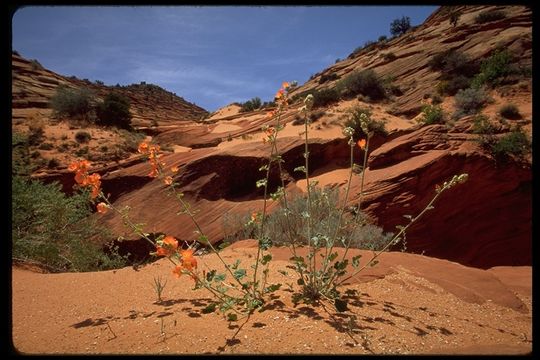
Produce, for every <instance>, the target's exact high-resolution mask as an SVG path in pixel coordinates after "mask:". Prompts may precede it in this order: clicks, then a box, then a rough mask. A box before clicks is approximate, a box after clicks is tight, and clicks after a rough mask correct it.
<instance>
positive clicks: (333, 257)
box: [328, 252, 338, 262]
mask: <svg viewBox="0 0 540 360" xmlns="http://www.w3.org/2000/svg"><path fill="white" fill-rule="evenodd" d="M337 257H338V253H337V252H333V253H331V254H330V255H328V261H329V262H332V261H334V260H336V258H337Z"/></svg>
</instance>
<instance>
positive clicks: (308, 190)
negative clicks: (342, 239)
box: [304, 113, 317, 286]
mask: <svg viewBox="0 0 540 360" xmlns="http://www.w3.org/2000/svg"><path fill="white" fill-rule="evenodd" d="M304 129H305V141H304V158H305V161H306V165H305V167H306V187H307V213H308V219H307V238H308V239H307V240H308V250H309V252H310V253H311V251H313V250H312V249H311V186H310V184H309V149H308V118H307V114H306V113H304ZM316 258H317V256H316V253H315V251H313V257H312V258H311V260H310V262H309V263H310V266H311V269H310V272H311V274H310V284H311V285H312V286H313V285H314V281H315V266H316Z"/></svg>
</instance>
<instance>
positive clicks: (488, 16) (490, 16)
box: [474, 9, 506, 24]
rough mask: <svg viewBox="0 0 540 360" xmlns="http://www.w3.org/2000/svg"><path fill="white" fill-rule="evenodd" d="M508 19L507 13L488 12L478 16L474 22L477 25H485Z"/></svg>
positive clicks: (498, 11)
mask: <svg viewBox="0 0 540 360" xmlns="http://www.w3.org/2000/svg"><path fill="white" fill-rule="evenodd" d="M505 18H506V13H505V12H504V11H502V10H495V9H494V10H486V11H483V12H481V13H480V14H478V15H476V17H475V18H474V22H475V23H477V24H483V23H487V22H491V21H495V20H501V19H505Z"/></svg>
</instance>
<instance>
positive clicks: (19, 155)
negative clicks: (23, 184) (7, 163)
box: [11, 132, 41, 176]
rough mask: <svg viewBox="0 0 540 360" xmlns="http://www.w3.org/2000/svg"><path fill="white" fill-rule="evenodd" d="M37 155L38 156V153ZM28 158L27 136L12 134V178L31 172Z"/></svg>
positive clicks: (17, 133) (18, 133)
mask: <svg viewBox="0 0 540 360" xmlns="http://www.w3.org/2000/svg"><path fill="white" fill-rule="evenodd" d="M37 153H38V154H39V151H38V152H37ZM39 155H40V156H41V154H39ZM30 158H31V156H30V148H29V143H28V135H26V134H24V133H20V132H13V133H12V134H11V174H12V175H13V176H15V175H29V174H30V173H31V172H32V167H31V163H30Z"/></svg>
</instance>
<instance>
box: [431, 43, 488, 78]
mask: <svg viewBox="0 0 540 360" xmlns="http://www.w3.org/2000/svg"><path fill="white" fill-rule="evenodd" d="M428 66H429V67H430V68H431V69H432V70H435V71H440V72H441V75H442V76H441V78H442V79H444V80H452V78H454V77H455V76H462V77H468V78H470V77H473V76H474V75H476V73H477V72H478V70H479V66H478V63H477V62H476V61H474V60H471V59H469V57H468V56H467V55H466V54H464V53H462V52H461V51H458V50H454V49H450V50H447V51H443V52H440V53H438V54H435V55H434V56H433V57H432V58H431V59H430V60H429V61H428Z"/></svg>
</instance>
